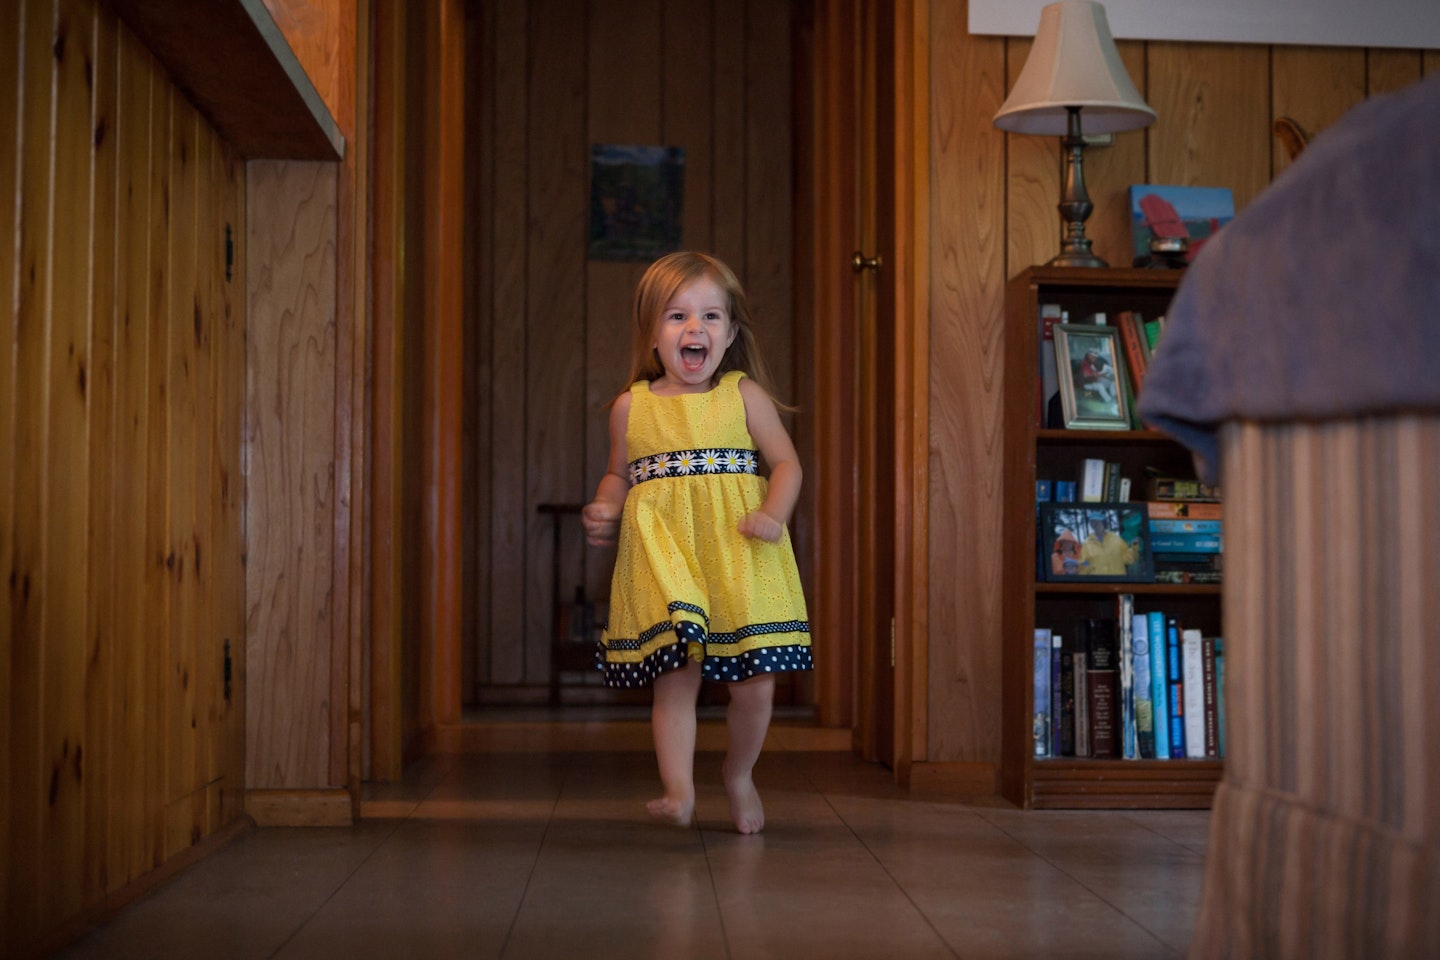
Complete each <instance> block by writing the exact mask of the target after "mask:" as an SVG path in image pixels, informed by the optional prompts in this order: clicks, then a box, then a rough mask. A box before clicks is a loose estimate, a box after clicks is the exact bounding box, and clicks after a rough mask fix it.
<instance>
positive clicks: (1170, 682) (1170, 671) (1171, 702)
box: [1165, 617, 1185, 760]
mask: <svg viewBox="0 0 1440 960" xmlns="http://www.w3.org/2000/svg"><path fill="white" fill-rule="evenodd" d="M1165 688H1166V693H1165V706H1166V708H1167V709H1168V710H1169V718H1170V757H1171V759H1174V760H1183V759H1185V661H1184V660H1183V659H1182V658H1181V653H1180V621H1178V620H1176V619H1175V618H1174V617H1166V618H1165Z"/></svg>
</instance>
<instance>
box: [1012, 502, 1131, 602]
mask: <svg viewBox="0 0 1440 960" xmlns="http://www.w3.org/2000/svg"><path fill="white" fill-rule="evenodd" d="M1039 506H1040V553H1041V557H1040V568H1041V570H1042V571H1043V573H1044V579H1045V580H1046V581H1047V582H1049V583H1153V582H1154V580H1155V561H1154V556H1153V555H1152V553H1151V550H1150V527H1149V518H1148V516H1147V513H1146V507H1145V504H1144V503H1143V502H1133V503H1059V502H1051V503H1042V504H1040V505H1039Z"/></svg>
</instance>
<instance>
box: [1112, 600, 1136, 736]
mask: <svg viewBox="0 0 1440 960" xmlns="http://www.w3.org/2000/svg"><path fill="white" fill-rule="evenodd" d="M1118 606H1119V610H1118V611H1117V616H1116V618H1115V629H1116V630H1117V631H1118V633H1119V637H1118V645H1119V668H1120V703H1119V711H1120V756H1122V757H1124V758H1125V759H1126V760H1134V759H1135V758H1136V757H1137V756H1138V755H1139V754H1138V752H1137V750H1136V747H1135V732H1136V731H1135V656H1134V654H1135V651H1134V646H1133V643H1132V638H1131V629H1132V627H1131V623H1132V621H1133V620H1134V611H1135V597H1134V596H1133V595H1132V594H1129V593H1122V594H1120V599H1119V603H1118Z"/></svg>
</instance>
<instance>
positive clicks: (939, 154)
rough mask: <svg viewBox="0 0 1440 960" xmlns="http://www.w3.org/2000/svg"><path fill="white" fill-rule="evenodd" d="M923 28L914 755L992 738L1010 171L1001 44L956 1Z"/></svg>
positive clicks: (945, 752) (970, 750) (996, 705)
mask: <svg viewBox="0 0 1440 960" xmlns="http://www.w3.org/2000/svg"><path fill="white" fill-rule="evenodd" d="M931 29H932V36H931V43H930V50H931V76H932V86H931V96H932V98H933V100H932V105H933V108H934V110H933V119H932V127H931V131H930V149H931V159H932V170H934V171H936V175H935V181H934V183H933V185H932V189H933V193H932V196H931V209H932V211H933V214H932V216H933V220H932V225H931V231H930V235H931V243H930V251H929V256H930V261H931V277H932V282H931V285H930V314H931V321H930V615H929V622H930V656H929V705H930V714H929V737H928V743H929V752H928V756H927V757H925V758H916V759H917V760H918V759H925V760H929V761H935V760H941V759H943V760H980V759H984V758H985V750H986V748H987V747H989V746H990V745H991V744H992V743H993V744H994V746H995V750H996V754H997V755H998V746H999V742H1000V726H999V715H1000V700H999V697H1000V691H999V680H1000V647H999V644H998V643H997V642H994V639H995V638H996V637H997V636H998V624H999V620H1000V607H999V594H1000V570H999V565H998V564H993V563H986V562H984V561H983V559H982V558H984V557H985V556H987V555H988V550H989V549H990V547H989V546H988V545H990V544H998V543H1000V533H1001V530H1000V513H1001V510H1000V507H1001V504H1000V501H999V497H1000V466H1001V449H1000V447H1001V444H1000V436H1001V435H1000V421H1001V409H1000V400H1001V395H1000V389H1001V362H1002V359H1003V357H1002V352H1001V351H1002V349H1003V343H1004V341H1003V327H1002V325H1001V324H1000V322H999V320H1000V313H1001V312H1002V308H1003V301H1004V289H1005V276H1004V272H1005V266H1006V264H1005V250H1006V234H1005V226H1006V222H1005V189H1006V183H1007V180H1006V168H1005V152H1004V147H1005V137H1004V135H1002V134H999V132H998V131H996V130H995V128H994V127H993V126H992V125H991V118H992V117H993V116H994V114H995V111H996V110H997V109H999V106H1000V103H1001V101H1002V99H1003V97H1004V95H1005V89H1006V87H1005V76H1006V73H1005V49H1004V46H1005V42H1004V41H1003V40H999V39H995V38H984V37H973V38H967V37H966V36H965V10H964V6H963V5H962V4H955V5H948V4H943V5H942V4H936V5H934V6H933V7H932V10H931ZM1010 139H1011V140H1012V141H1013V140H1014V139H1015V138H1013V137H1012V138H1010ZM1050 169H1052V170H1054V169H1056V168H1055V167H1054V165H1051V166H1050ZM1037 176H1038V174H1037ZM1046 206H1051V205H1049V204H1046ZM961 211H963V213H959V212H961ZM1051 212H1052V216H1053V206H1051ZM957 213H959V215H957ZM1036 232H1037V234H1038V232H1039V231H1038V230H1037V231H1036ZM1051 235H1052V236H1053V231H1052V232H1051ZM986 638H989V639H990V641H991V642H985V639H986Z"/></svg>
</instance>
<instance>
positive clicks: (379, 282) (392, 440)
mask: <svg viewBox="0 0 1440 960" xmlns="http://www.w3.org/2000/svg"><path fill="white" fill-rule="evenodd" d="M374 9H375V31H374V36H375V43H374V45H373V47H372V48H370V49H368V50H366V52H365V55H366V56H368V57H369V58H370V73H371V77H372V82H373V88H374V104H373V111H374V129H373V131H372V135H373V138H374V139H373V144H372V152H371V155H372V158H373V160H372V162H373V170H372V178H373V179H372V181H371V183H372V187H371V197H370V199H371V206H370V209H369V211H368V212H369V217H370V230H371V246H370V250H369V254H368V256H369V265H370V276H371V277H372V278H373V279H372V283H371V288H370V291H369V297H370V299H369V303H370V311H371V316H370V322H371V325H372V334H371V351H372V353H371V371H372V374H371V376H372V380H371V391H370V398H369V399H370V407H369V419H370V452H369V458H370V459H369V471H370V490H369V496H370V523H369V529H368V531H367V533H368V538H367V539H368V540H369V552H370V587H369V593H370V642H369V658H370V682H369V688H370V689H369V695H370V705H369V710H368V716H367V729H366V731H365V736H367V737H368V738H369V745H370V759H369V763H368V764H366V765H364V766H368V771H366V772H365V774H364V776H365V777H366V778H368V779H375V780H382V781H389V780H395V779H397V778H398V777H399V776H400V772H401V769H402V760H401V757H402V747H401V738H402V736H403V731H404V722H403V718H402V715H401V709H402V697H401V666H400V664H401V655H400V648H399V643H400V628H399V617H400V609H399V606H398V597H399V584H400V544H399V542H398V524H399V521H400V510H399V497H400V495H401V489H402V485H401V483H400V472H399V469H400V457H399V446H398V444H399V439H400V430H399V427H400V424H399V410H398V403H399V400H400V391H401V389H402V378H401V377H400V375H399V367H398V362H399V357H398V350H397V342H396V337H397V336H398V333H399V327H400V318H401V316H402V313H403V311H404V277H403V274H402V271H403V256H404V242H403V224H404V220H405V214H404V209H405V189H404V188H405V137H404V131H405V119H404V111H405V97H404V90H405V29H404V19H403V17H404V12H403V10H402V9H400V7H399V4H398V3H397V2H396V0H377V2H376V4H375V8H374ZM361 676H362V675H361V674H355V675H354V678H353V679H354V680H355V682H356V683H357V684H359V682H360V677H361Z"/></svg>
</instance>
